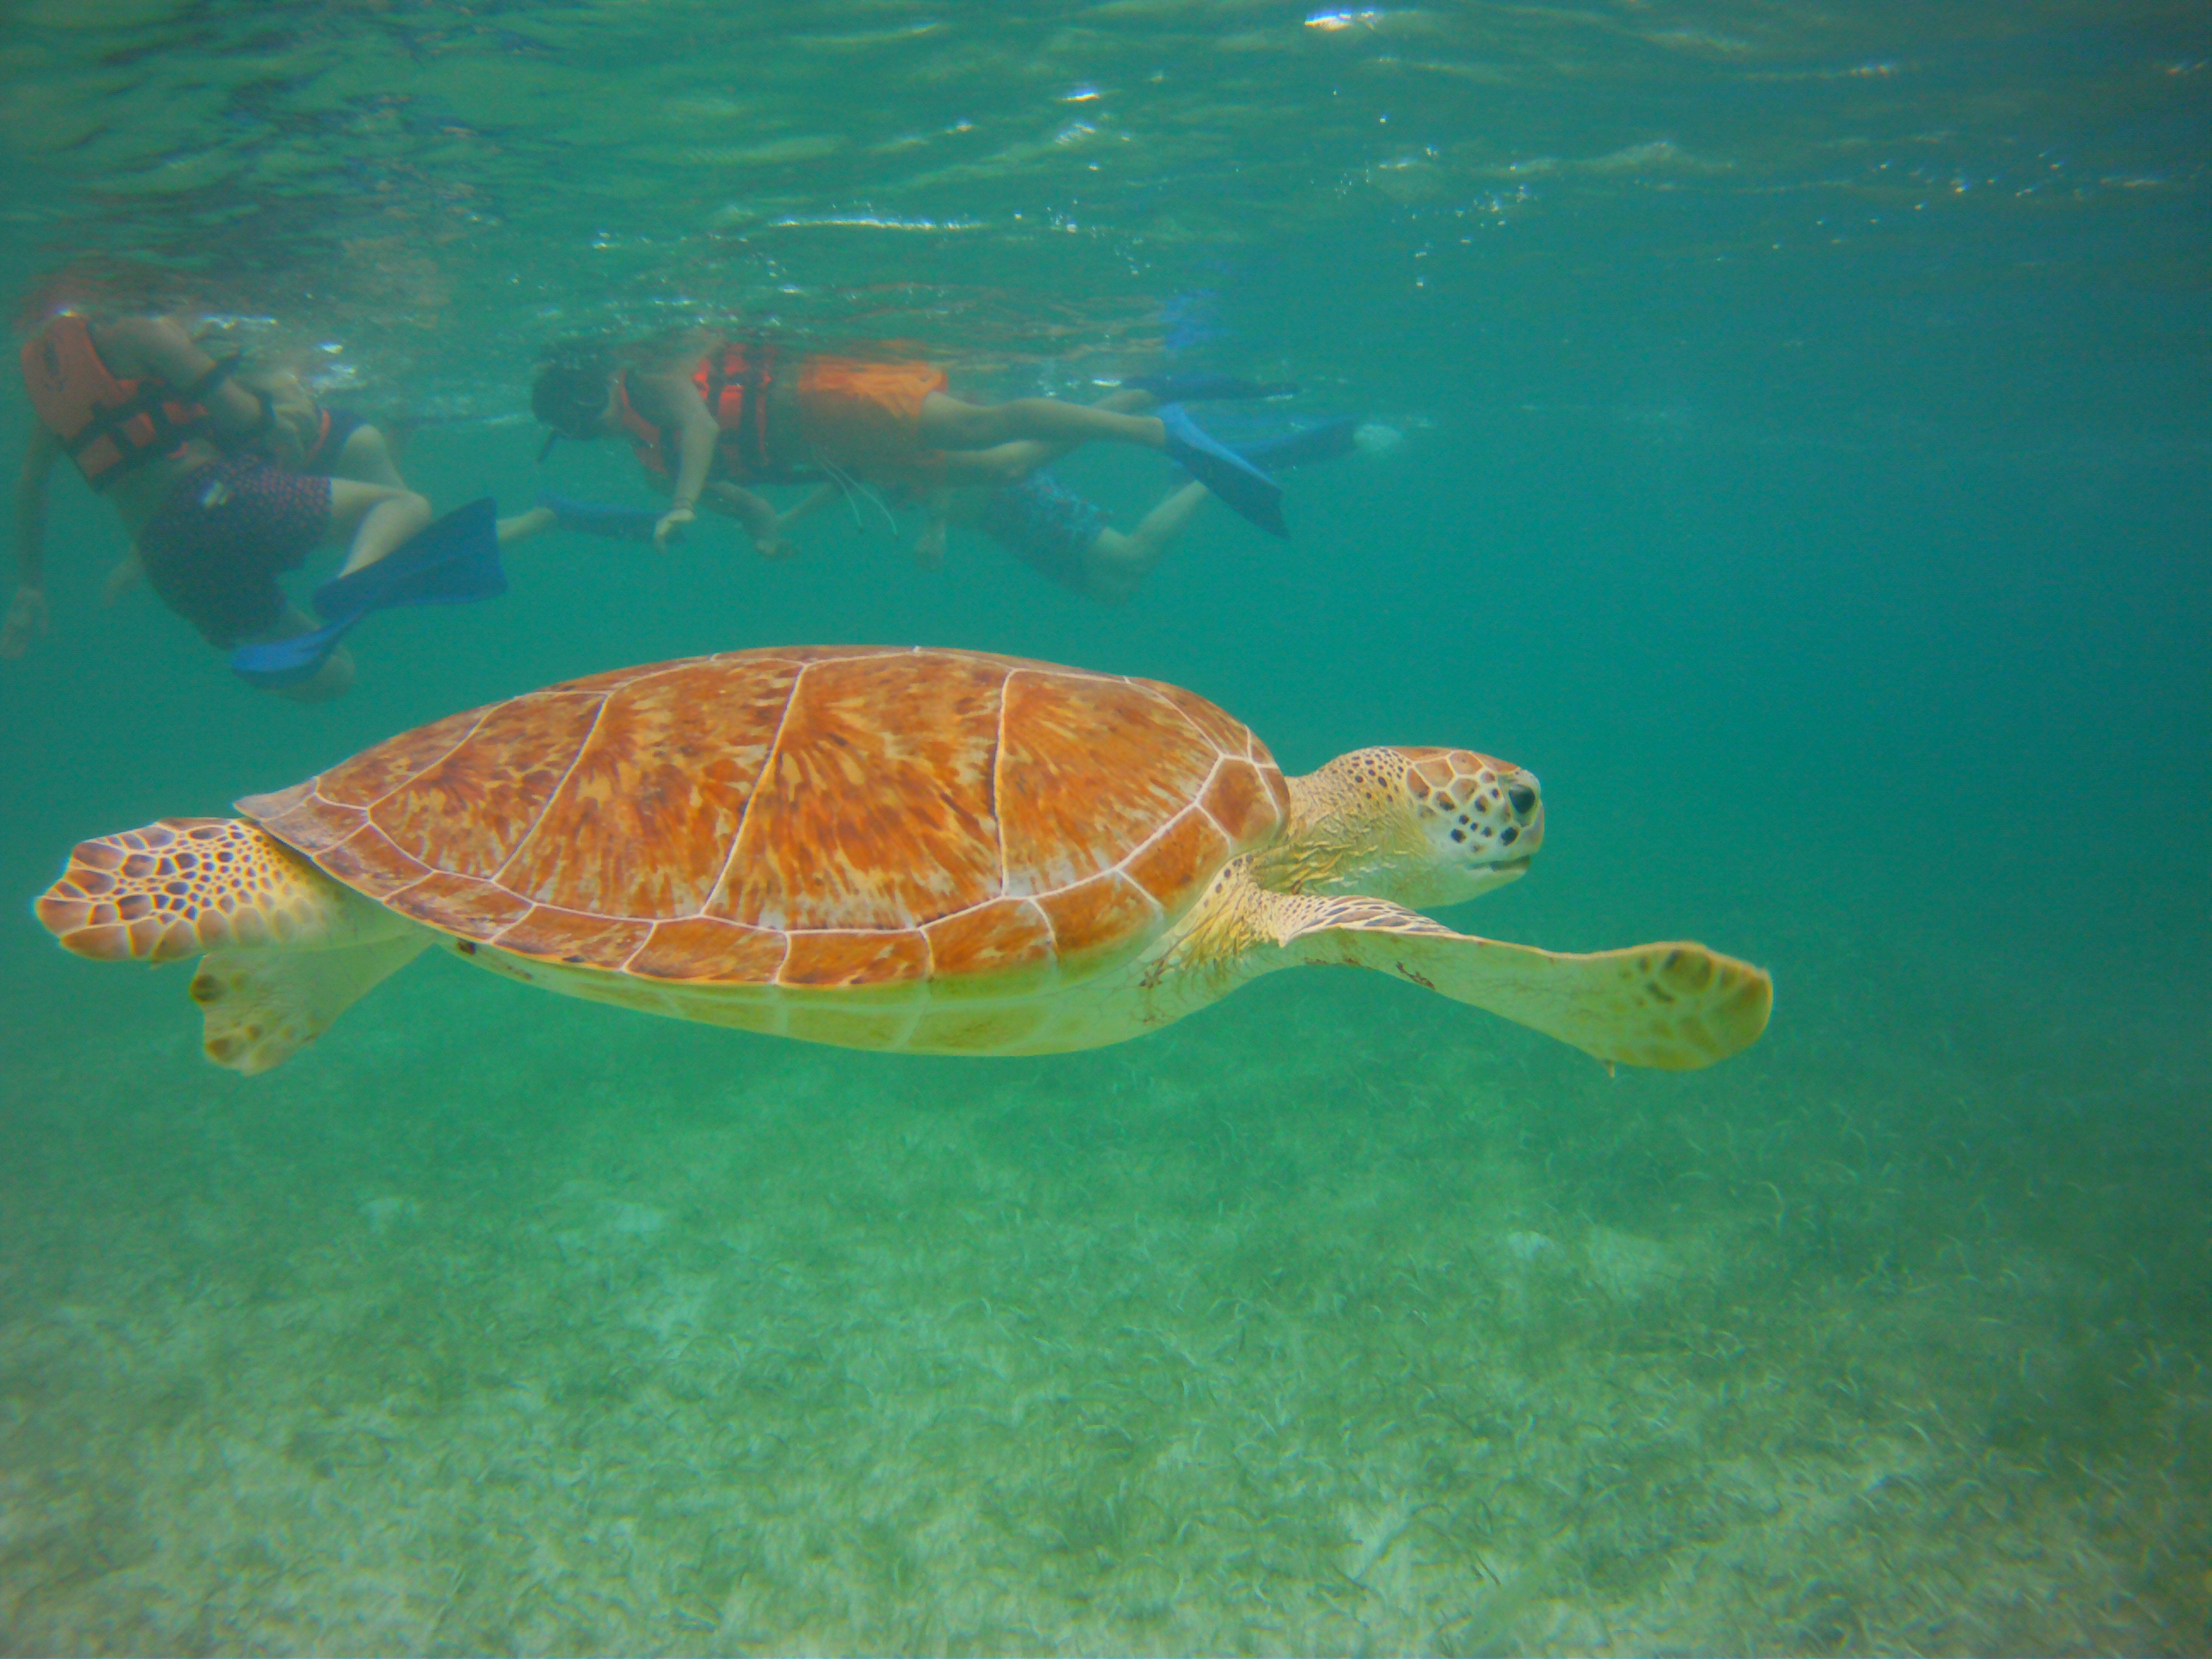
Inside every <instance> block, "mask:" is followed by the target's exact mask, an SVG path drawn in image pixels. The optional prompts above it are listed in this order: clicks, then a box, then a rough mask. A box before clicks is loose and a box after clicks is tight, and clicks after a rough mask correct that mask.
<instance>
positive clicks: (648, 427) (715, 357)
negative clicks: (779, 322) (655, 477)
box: [615, 342, 780, 478]
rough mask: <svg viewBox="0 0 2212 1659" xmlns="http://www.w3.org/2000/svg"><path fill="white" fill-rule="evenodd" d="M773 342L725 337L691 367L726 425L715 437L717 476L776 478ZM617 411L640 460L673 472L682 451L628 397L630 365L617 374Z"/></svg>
mask: <svg viewBox="0 0 2212 1659" xmlns="http://www.w3.org/2000/svg"><path fill="white" fill-rule="evenodd" d="M776 357H777V352H776V349H775V347H774V346H773V345H769V344H765V343H756V344H753V345H750V346H744V345H738V344H737V343H734V342H727V343H724V344H721V345H719V346H717V347H715V348H714V350H712V351H710V352H708V354H707V355H706V356H704V357H702V358H701V359H700V360H699V366H698V367H697V368H695V369H693V370H692V371H691V384H692V385H693V386H696V387H697V388H698V390H699V398H700V401H701V402H702V403H704V404H706V405H707V412H708V414H709V415H712V416H714V424H715V425H716V426H718V427H720V428H722V435H721V437H720V439H719V440H718V441H716V445H715V456H714V476H715V477H726V478H773V477H778V476H780V475H779V473H778V471H777V469H776V467H775V463H774V462H773V461H772V460H771V459H769V444H768V429H769V397H768V389H769V386H772V385H774V384H775V374H776ZM615 412H616V413H617V414H618V415H620V416H622V423H623V429H624V430H625V431H627V432H628V433H629V445H630V448H631V449H632V450H633V451H635V453H636V455H637V459H638V465H641V466H642V467H644V468H645V469H646V471H648V472H658V473H660V474H662V475H664V476H666V477H673V476H674V475H675V473H676V470H677V463H678V459H679V458H678V453H677V448H676V444H675V442H674V441H673V439H672V438H671V435H670V434H669V433H667V432H666V431H665V430H664V429H663V428H660V427H659V426H656V425H654V424H653V422H651V421H648V420H647V419H646V418H645V416H642V415H641V414H639V413H638V411H637V409H636V406H635V404H632V403H631V402H630V400H629V370H627V369H625V370H623V372H622V373H621V374H617V375H616V376H615Z"/></svg>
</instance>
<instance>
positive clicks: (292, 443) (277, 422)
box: [100, 369, 527, 605]
mask: <svg viewBox="0 0 2212 1659" xmlns="http://www.w3.org/2000/svg"><path fill="white" fill-rule="evenodd" d="M232 383H233V384H234V385H236V386H242V387H244V388H245V389H246V392H249V393H250V394H252V396H253V397H256V398H260V399H261V400H262V401H263V403H264V404H265V405H266V406H267V407H268V408H269V410H270V417H269V418H267V419H265V420H264V421H263V422H261V423H260V426H259V428H258V433H257V435H254V436H252V437H250V438H249V439H247V440H246V441H243V442H240V443H238V444H236V445H234V446H226V447H231V448H234V449H235V450H236V451H238V452H240V453H249V454H255V455H258V456H260V457H261V458H262V459H264V460H266V461H268V462H270V464H271V465H275V466H277V467H280V468H282V469H283V471H287V472H296V473H306V474H309V475H311V476H313V477H325V478H351V479H353V480H355V481H356V483H367V484H381V485H383V486H385V487H386V488H387V489H406V488H407V480H406V479H405V478H404V477H401V476H400V473H399V464H398V459H397V455H396V453H395V449H394V446H393V444H392V440H391V439H390V438H389V437H387V436H386V435H385V432H384V430H383V428H380V427H378V426H376V425H375V424H374V423H373V422H370V421H369V419H368V417H367V416H363V415H359V414H356V413H355V412H354V411H353V410H349V409H337V408H332V407H331V406H330V405H328V404H324V403H322V402H320V401H319V400H318V399H317V398H316V397H315V396H314V394H313V392H310V391H309V390H308V389H307V384H306V383H305V382H304V381H302V380H301V379H300V377H299V375H298V374H295V373H293V372H292V371H291V370H289V369H275V370H256V371H252V372H247V371H245V370H241V371H240V372H239V373H238V374H234V375H233V376H232ZM513 526H514V521H513V520H502V521H501V525H500V540H501V544H502V545H503V544H505V543H506V542H507V540H508V539H509V538H510V537H511V536H512V535H513V534H515V533H518V532H517V530H516V529H515V528H514V527H513ZM520 533H527V532H526V530H524V531H522V532H520ZM145 577H146V571H145V567H144V566H143V564H142V563H141V562H139V558H138V551H137V549H136V548H135V547H134V548H133V549H132V550H131V551H130V552H129V553H126V554H125V556H123V558H122V560H121V562H118V564H117V565H116V567H115V568H114V569H113V570H112V571H110V572H109V573H108V576H107V580H106V583H105V585H103V586H102V587H101V589H100V599H101V601H102V602H103V603H105V604H107V605H113V604H114V603H115V602H116V601H117V600H118V599H121V598H122V597H123V595H124V594H125V593H126V592H130V590H131V588H133V587H135V586H137V584H138V583H140V582H141V581H143V580H145Z"/></svg>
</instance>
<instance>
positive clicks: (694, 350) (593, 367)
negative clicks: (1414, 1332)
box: [531, 334, 1286, 556]
mask: <svg viewBox="0 0 2212 1659" xmlns="http://www.w3.org/2000/svg"><path fill="white" fill-rule="evenodd" d="M946 384H947V382H946V378H945V371H944V370H943V369H942V368H939V367H937V366H936V365H935V364H933V363H925V362H899V361H896V360H890V359H884V360H877V359H871V358H859V357H847V356H830V355H828V354H823V353H813V352H805V353H793V354H786V353H784V352H782V351H781V350H780V349H778V348H777V347H776V346H775V344H773V343H765V342H761V341H752V342H747V343H738V342H734V341H729V340H721V339H716V338H714V337H710V336H707V335H703V334H695V335H692V336H690V337H686V339H685V341H684V343H683V344H682V345H681V346H680V347H679V348H678V349H676V350H675V351H674V352H673V353H671V355H670V356H668V357H667V358H666V359H665V360H664V361H662V362H659V363H658V364H656V365H653V366H650V367H628V366H624V365H622V364H620V363H618V362H616V361H614V360H613V359H612V358H611V357H610V356H604V355H598V354H586V355H585V356H567V357H562V358H559V359H556V361H554V362H549V363H548V364H547V365H546V366H545V367H544V368H543V369H541V370H540V371H539V373H538V380H537V384H536V386H534V387H533V389H532V394H531V407H532V410H534V411H535V412H536V414H537V416H538V419H539V420H541V421H542V422H544V423H545V424H546V425H547V426H549V427H550V428H552V432H553V435H552V437H550V438H549V439H548V440H547V441H546V442H547V447H548V448H549V449H550V447H551V445H552V443H553V441H554V440H555V439H558V438H569V439H573V440H575V441H590V440H592V439H596V438H599V437H611V436H617V435H621V436H626V437H628V438H629V441H630V446H631V447H632V449H633V450H635V453H636V455H637V458H638V460H639V462H640V464H641V465H643V466H644V467H645V468H646V470H647V471H648V472H650V473H652V474H653V475H654V476H655V477H657V478H659V479H660V480H661V481H662V482H663V483H665V485H666V486H667V488H668V489H669V493H670V506H669V510H668V511H667V512H666V513H663V514H662V515H661V516H660V518H659V520H658V521H657V522H656V524H655V526H654V529H653V542H654V544H655V545H658V546H664V547H665V545H666V544H667V543H668V539H669V538H670V537H671V535H673V534H674V533H675V532H677V531H678V530H679V529H681V528H682V527H683V526H684V525H687V524H689V523H690V522H692V520H694V518H695V517H696V511H697V508H698V507H699V506H700V505H701V504H702V501H703V502H704V503H705V504H706V505H708V506H710V507H715V508H717V509H718V510H720V511H722V512H725V513H728V514H730V515H731V516H732V517H733V518H736V519H738V520H739V521H740V522H742V523H743V524H744V526H746V528H747V529H748V530H749V531H750V532H751V534H752V536H753V539H754V543H755V544H756V545H757V547H758V548H759V549H760V550H762V551H763V553H766V554H769V555H771V556H775V555H780V554H782V553H785V552H787V551H789V544H787V542H786V541H785V540H784V539H783V537H782V534H781V524H780V521H779V520H778V518H777V515H776V512H775V507H772V506H771V505H770V504H769V502H768V501H765V500H763V498H762V497H761V496H759V495H756V494H754V493H753V491H752V490H750V489H747V488H746V487H745V486H746V485H747V484H748V483H808V482H814V481H817V480H819V479H822V478H823V477H827V478H829V479H830V480H832V481H833V482H835V483H836V484H837V485H839V486H840V487H847V486H849V485H851V484H854V483H877V484H892V485H902V486H905V487H908V488H910V489H917V490H921V491H929V490H934V489H939V488H942V487H946V486H956V487H957V486H962V485H997V484H1002V483H1010V482H1012V480H1013V479H1015V478H1018V477H1020V476H1021V475H1022V473H1023V472H1024V471H1027V470H1028V469H1029V468H1030V466H1032V465H1035V461H1034V459H1031V458H1032V457H1033V456H1034V455H1035V454H1036V453H1039V452H1038V451H1037V449H1036V446H1040V445H1042V446H1045V447H1047V449H1048V451H1050V452H1052V453H1058V452H1063V451H1065V450H1066V449H1069V448H1073V447H1075V446H1076V445H1078V444H1083V443H1089V442H1095V441H1105V442H1117V443H1127V444H1133V445H1137V446H1139V447H1144V448H1149V449H1154V450H1160V451H1164V453H1166V454H1167V456H1168V457H1169V459H1171V460H1173V461H1175V462H1176V464H1177V465H1181V466H1182V468H1183V469H1184V470H1185V471H1188V472H1189V473H1190V475H1191V476H1192V477H1194V478H1195V479H1197V480H1199V481H1200V483H1203V484H1205V485H1206V487H1207V488H1208V489H1212V491H1213V492H1214V493H1215V494H1216V495H1219V496H1220V497H1221V498H1222V499H1223V500H1224V501H1226V502H1228V504H1229V505H1230V506H1231V507H1234V508H1235V509H1236V510H1237V512H1239V513H1243V515H1244V516H1245V517H1246V518H1248V519H1249V520H1252V522H1253V523H1255V524H1256V525H1258V526H1261V528H1262V529H1264V530H1267V531H1269V532H1272V533H1273V534H1275V535H1283V534H1285V533H1286V532H1285V527H1284V524H1283V512H1282V491H1281V489H1280V487H1279V485H1277V484H1276V483H1275V481H1274V480H1273V479H1272V478H1270V477H1267V474H1266V473H1264V472H1262V471H1260V470H1259V469H1258V468H1256V467H1255V466H1253V465H1250V464H1249V462H1247V461H1246V460H1244V459H1243V457H1241V456H1239V455H1237V453H1235V452H1234V451H1232V450H1231V449H1229V448H1227V447H1225V446H1224V445H1221V444H1218V443H1216V442H1215V441H1213V440H1212V438H1210V437H1208V436H1207V435H1206V434H1205V433H1203V432H1201V431H1200V430H1199V428H1198V427H1197V426H1196V425H1195V424H1194V422H1192V421H1191V420H1190V418H1189V416H1187V415H1186V414H1184V413H1183V411H1182V407H1181V405H1180V404H1173V403H1166V404H1165V406H1164V407H1162V408H1161V409H1160V410H1159V411H1158V413H1156V414H1147V415H1135V414H1128V413H1124V412H1121V411H1119V410H1109V409H1104V408H1091V407H1085V405H1082V404H1067V403H1061V402H1059V401H1058V400H1056V399H1054V398H1016V399H1014V400H1013V401H1012V402H1010V403H1003V404H972V403H967V402H963V401H962V400H961V399H959V398H953V397H951V396H950V395H948V393H947V392H946V391H945V386H946Z"/></svg>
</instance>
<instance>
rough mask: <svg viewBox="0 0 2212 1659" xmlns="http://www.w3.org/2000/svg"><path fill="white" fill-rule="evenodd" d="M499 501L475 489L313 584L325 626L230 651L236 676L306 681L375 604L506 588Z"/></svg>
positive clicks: (435, 600)
mask: <svg viewBox="0 0 2212 1659" xmlns="http://www.w3.org/2000/svg"><path fill="white" fill-rule="evenodd" d="M497 513H498V509H497V508H496V507H494V506H493V505H492V500H491V497H490V496H489V495H484V496H480V497H478V498H477V500H475V501H471V502H470V503H468V505H467V506H465V507H455V508H454V509H453V511H452V512H451V513H447V514H446V516H445V517H444V518H442V519H440V520H438V521H437V522H436V523H435V524H433V525H431V526H428V528H427V529H425V530H422V531H421V532H417V533H416V535H415V536H414V537H413V538H410V539H409V540H408V541H405V542H403V543H402V544H400V545H399V546H398V547H397V548H394V549H393V550H392V551H391V552H390V553H388V554H386V556H384V557H383V558H381V559H380V560H378V561H377V562H375V563H374V564H372V565H366V566H364V567H362V568H361V569H359V570H356V571H355V572H354V573H353V574H351V575H349V576H339V577H336V578H334V579H333V580H330V581H326V582H325V583H324V584H323V585H322V586H320V587H319V588H317V589H316V590H315V611H316V614H317V615H319V616H320V617H322V618H323V626H322V627H320V628H317V629H310V630H309V631H308V632H307V633H304V634H295V635H292V636H291V637H290V638H289V639H283V640H271V641H268V642H267V643H266V644H263V645H241V646H240V647H238V649H237V650H235V651H234V652H232V653H230V665H231V668H232V669H233V671H235V672H236V673H237V675H238V677H239V678H240V679H243V680H245V681H246V682H247V683H248V684H252V685H255V686H258V687H260V688H262V689H263V690H271V691H276V690H283V689H285V688H286V687H288V686H294V685H304V684H306V683H307V681H309V680H311V679H313V678H314V677H315V675H316V674H317V673H318V672H319V671H320V670H321V668H322V665H323V659H325V658H326V657H328V656H329V655H330V654H331V652H332V651H333V650H335V649H336V648H337V642H338V641H340V640H342V639H343V638H344V637H345V635H346V633H347V630H348V629H351V628H352V627H353V625H354V624H355V623H358V622H359V621H360V620H361V619H362V617H366V616H368V614H369V613H370V612H371V611H391V610H395V609H398V607H400V606H402V605H462V604H465V603H467V602H468V601H470V600H472V599H494V598H496V597H497V596H498V595H500V594H501V593H504V592H507V573H506V572H505V571H504V570H502V569H501V568H500V562H499V524H498V518H497Z"/></svg>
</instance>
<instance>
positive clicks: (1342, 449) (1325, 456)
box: [1237, 415, 1359, 472]
mask: <svg viewBox="0 0 2212 1659" xmlns="http://www.w3.org/2000/svg"><path fill="white" fill-rule="evenodd" d="M1358 430H1359V417H1358V416H1357V415H1340V416H1337V417H1336V418H1335V419H1334V420H1328V421H1322V422H1319V423H1317V424H1316V425H1313V426H1307V427H1300V428H1297V430H1296V431H1294V432H1285V434H1283V435H1282V436H1280V437H1279V438H1264V439H1262V440H1261V441H1260V442H1258V443H1256V444H1239V445H1237V453H1238V454H1239V455H1242V456H1243V458H1244V459H1246V460H1248V461H1249V462H1251V463H1252V465H1255V466H1256V467H1258V468H1260V469H1261V471H1278V472H1279V471H1282V470H1283V469H1284V468H1285V467H1291V466H1310V465H1313V463H1314V462H1316V461H1333V460H1334V459H1336V458H1337V457H1338V456H1340V455H1349V454H1350V453H1352V451H1353V450H1355V449H1357V448H1358V447H1359V446H1358V443H1356V442H1355V441H1353V439H1352V435H1353V434H1354V433H1356V432H1357V431H1358Z"/></svg>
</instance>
